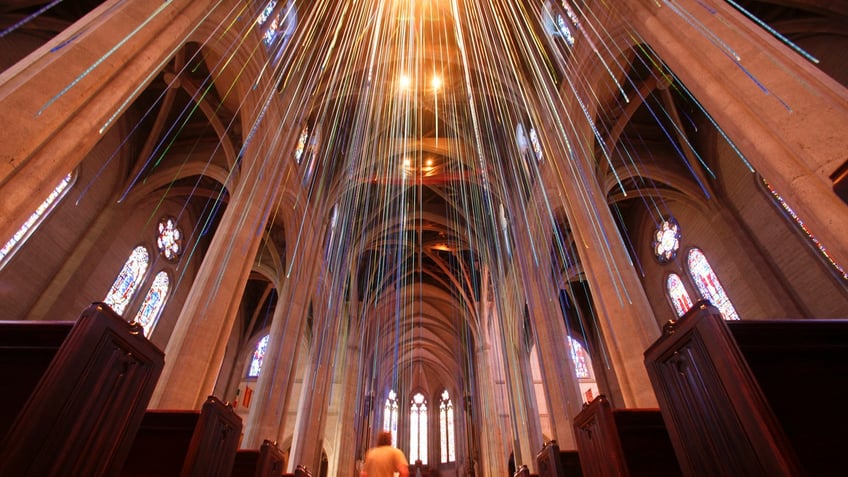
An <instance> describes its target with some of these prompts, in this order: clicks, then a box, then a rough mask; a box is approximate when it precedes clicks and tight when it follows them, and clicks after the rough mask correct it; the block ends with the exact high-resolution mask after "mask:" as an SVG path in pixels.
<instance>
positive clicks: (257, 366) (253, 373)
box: [247, 335, 271, 378]
mask: <svg viewBox="0 0 848 477" xmlns="http://www.w3.org/2000/svg"><path fill="white" fill-rule="evenodd" d="M270 338H271V335H265V336H263V337H262V339H260V340H259V342H258V343H256V349H255V350H253V359H251V360H250V369H249V370H248V371H247V377H249V378H258V377H259V372H260V371H261V370H262V361H263V360H264V359H265V351H267V350H268V340H269V339H270Z"/></svg>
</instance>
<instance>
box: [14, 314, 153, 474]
mask: <svg viewBox="0 0 848 477" xmlns="http://www.w3.org/2000/svg"><path fill="white" fill-rule="evenodd" d="M163 366H164V357H163V353H162V351H160V350H159V349H157V348H156V347H155V346H154V345H153V344H151V343H150V342H149V341H148V340H147V339H146V338H144V334H143V330H142V328H141V326H140V325H138V324H130V323H128V322H127V321H125V320H124V319H123V318H121V317H120V316H118V315H117V314H115V313H114V312H113V311H112V310H111V309H110V308H109V307H108V306H106V305H104V304H101V303H95V304H92V305H91V306H90V307H88V308H87V309H86V310H85V311H84V312H83V313H82V315H81V316H80V318H79V320H77V321H76V322H73V323H71V322H44V321H27V322H2V323H0V382H2V383H3V386H4V388H3V390H2V391H0V394H2V398H0V406H2V411H0V414H1V415H2V417H0V426H2V427H0V435H2V442H0V475H4V476H5V475H10V476H16V477H17V476H28V475H33V476H52V475H62V476H65V475H86V476H98V475H104V474H113V473H114V472H115V471H116V469H118V468H120V466H121V465H122V462H123V460H124V458H126V455H127V452H128V450H129V446H130V444H131V443H132V439H133V436H134V434H135V432H136V430H137V429H138V427H139V425H140V423H141V419H142V417H143V415H144V410H145V408H146V407H147V403H148V402H149V400H150V397H151V395H152V394H153V389H154V387H155V385H156V381H157V380H158V378H159V375H160V373H161V372H162V368H163Z"/></svg>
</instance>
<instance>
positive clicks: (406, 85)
mask: <svg viewBox="0 0 848 477" xmlns="http://www.w3.org/2000/svg"><path fill="white" fill-rule="evenodd" d="M398 86H400V89H401V91H406V90H409V89H410V88H411V87H412V78H410V77H409V75H406V74H402V75H400V79H399V80H398Z"/></svg>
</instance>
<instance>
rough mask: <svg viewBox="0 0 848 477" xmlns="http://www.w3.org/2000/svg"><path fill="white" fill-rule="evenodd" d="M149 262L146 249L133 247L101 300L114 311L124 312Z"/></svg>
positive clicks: (121, 313)
mask: <svg viewBox="0 0 848 477" xmlns="http://www.w3.org/2000/svg"><path fill="white" fill-rule="evenodd" d="M149 262H150V256H149V254H148V252H147V249H146V248H144V247H142V246H140V245H139V246H138V247H136V248H135V249H133V251H132V253H131V254H130V258H128V259H127V261H126V262H124V267H123V268H122V269H121V272H120V273H119V274H118V278H116V279H115V283H113V284H112V288H111V289H110V290H109V293H108V294H107V295H106V298H105V299H104V300H103V302H104V303H106V304H107V305H109V306H110V307H111V308H112V309H113V310H115V313H117V314H119V315H123V314H124V310H125V309H126V307H127V305H128V304H129V302H130V300H132V298H133V295H135V291H136V290H137V289H138V286H139V285H140V284H141V281H142V280H143V279H144V273H145V272H147V265H148V264H149Z"/></svg>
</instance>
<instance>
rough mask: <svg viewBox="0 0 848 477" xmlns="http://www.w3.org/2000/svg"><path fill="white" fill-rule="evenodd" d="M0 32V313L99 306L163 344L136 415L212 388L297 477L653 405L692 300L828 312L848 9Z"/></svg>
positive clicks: (30, 15) (387, 5)
mask: <svg viewBox="0 0 848 477" xmlns="http://www.w3.org/2000/svg"><path fill="white" fill-rule="evenodd" d="M0 31H2V33H0V46H2V47H0V71H2V72H1V73H0V124H2V126H1V127H0V195H2V197H3V200H2V201H0V237H2V239H0V244H3V243H4V244H5V246H4V247H3V248H2V250H0V309H2V316H0V319H2V320H6V321H47V320H56V321H63V320H64V321H73V320H76V319H77V317H78V316H79V315H80V313H81V312H82V311H83V310H84V309H85V308H86V307H87V306H88V305H89V304H91V303H95V302H103V303H106V304H107V305H108V306H109V307H110V308H111V309H112V310H114V311H115V312H116V313H117V314H118V315H121V316H122V317H123V318H125V319H126V320H128V321H135V322H138V323H140V324H141V325H142V326H143V329H144V334H145V336H146V337H147V338H148V339H149V340H150V341H151V342H152V343H153V344H154V345H156V346H157V347H158V348H159V349H161V350H162V351H163V352H164V356H165V364H164V369H163V371H162V375H161V377H160V378H159V380H158V383H157V385H156V388H155V391H154V392H153V395H152V398H151V400H150V403H149V407H150V408H151V409H199V408H200V406H201V405H202V404H203V402H204V401H205V400H206V399H207V397H208V396H215V397H217V398H219V399H220V400H222V401H224V402H226V403H229V405H231V406H232V408H233V410H234V412H235V413H237V414H238V415H239V416H240V418H241V419H242V421H243V425H244V427H243V430H242V435H241V437H240V445H241V446H242V447H256V446H258V445H259V444H260V443H261V442H262V441H263V439H269V440H271V441H274V442H276V443H277V445H278V446H279V447H280V449H282V450H283V451H284V452H285V453H286V455H287V457H288V465H289V471H291V469H292V468H293V466H294V465H296V464H304V465H306V466H308V467H309V468H310V469H316V473H317V475H322V476H323V475H339V476H342V475H344V476H349V475H358V474H355V473H354V472H355V469H357V468H358V466H359V465H360V461H361V459H362V458H363V455H364V453H365V451H366V450H367V449H368V448H369V447H370V446H371V445H373V439H374V437H375V435H376V433H377V431H379V430H381V429H390V430H392V431H393V432H394V436H395V439H396V441H395V445H396V446H397V447H399V448H401V449H402V450H403V451H404V453H405V454H406V455H407V457H408V458H409V460H410V463H414V462H416V461H421V464H423V465H425V466H426V468H427V471H428V472H431V475H434V476H435V475H439V476H444V477H457V476H460V475H463V476H465V475H482V476H494V475H507V474H509V475H511V472H513V471H515V468H516V466H520V465H527V466H529V468H530V470H531V471H533V472H535V470H536V463H535V462H534V457H535V455H536V452H538V450H539V449H540V448H542V446H543V444H544V443H545V442H549V441H553V440H555V441H557V443H558V445H559V446H560V448H563V449H574V448H576V444H575V437H574V430H573V419H574V417H575V415H577V414H578V413H579V412H580V411H581V409H582V407H583V406H584V403H587V402H590V401H592V400H593V399H595V398H596V397H597V396H599V395H604V396H606V397H607V398H608V399H609V401H610V402H611V403H612V404H613V405H614V406H616V407H620V408H650V407H656V406H657V397H656V396H655V393H654V389H653V388H652V386H651V383H650V381H649V378H648V375H647V373H646V370H645V365H644V353H645V350H646V349H648V348H649V347H650V346H651V344H652V343H654V342H655V341H656V340H657V339H658V338H659V337H660V336H661V333H662V328H663V325H664V324H665V323H667V322H669V321H671V320H676V319H678V318H679V317H680V316H682V315H684V313H686V312H687V311H688V310H689V309H690V308H692V306H693V304H695V303H696V302H698V301H700V300H707V301H709V302H710V303H711V304H712V305H714V306H715V307H716V308H717V309H718V310H720V312H721V314H722V316H723V317H724V319H726V320H743V321H744V320H767V319H798V320H804V319H840V318H848V273H846V267H848V234H846V231H848V89H846V87H848V57H846V56H845V55H844V50H843V48H848V2H844V1H826V0H762V1H760V0H735V1H734V0H618V1H615V2H608V1H603V0H488V1H476V0H337V1H326V0H166V1H164V2H150V1H148V0H106V1H102V2H101V1H98V0H76V1H73V2H71V1H65V2H62V1H61V0H59V1H52V2H47V1H45V0H6V1H3V2H0ZM7 241H8V242H7ZM797 385H798V386H810V383H797ZM811 387H812V388H815V387H816V385H815V384H813V385H812V386H811ZM4 389H5V388H4ZM810 392H811V393H814V391H810ZM317 475H316V477H317Z"/></svg>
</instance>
